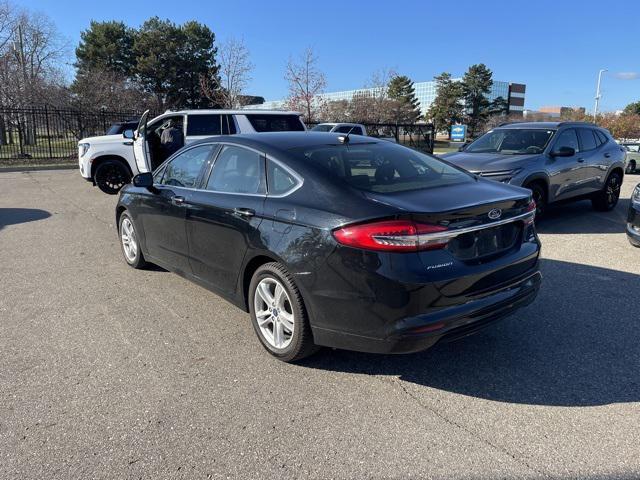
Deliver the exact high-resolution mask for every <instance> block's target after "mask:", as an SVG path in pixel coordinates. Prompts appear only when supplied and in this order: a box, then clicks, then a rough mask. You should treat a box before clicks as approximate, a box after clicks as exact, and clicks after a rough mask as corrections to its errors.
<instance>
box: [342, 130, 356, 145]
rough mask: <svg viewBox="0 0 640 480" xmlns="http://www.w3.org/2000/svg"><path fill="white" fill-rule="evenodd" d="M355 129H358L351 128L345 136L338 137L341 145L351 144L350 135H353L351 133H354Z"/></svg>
mask: <svg viewBox="0 0 640 480" xmlns="http://www.w3.org/2000/svg"><path fill="white" fill-rule="evenodd" d="M354 128H356V127H351V128H350V129H349V131H348V132H347V134H346V135H345V136H339V137H338V140H340V143H349V135H351V132H353V129H354Z"/></svg>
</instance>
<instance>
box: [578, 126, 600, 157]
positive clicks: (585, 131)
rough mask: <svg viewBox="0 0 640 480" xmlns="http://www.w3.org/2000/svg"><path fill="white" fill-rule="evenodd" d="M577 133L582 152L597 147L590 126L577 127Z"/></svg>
mask: <svg viewBox="0 0 640 480" xmlns="http://www.w3.org/2000/svg"><path fill="white" fill-rule="evenodd" d="M578 135H579V136H580V145H581V147H582V151H583V152H587V151H589V150H595V149H596V148H597V145H596V139H595V137H594V136H593V130H591V129H590V128H579V129H578Z"/></svg>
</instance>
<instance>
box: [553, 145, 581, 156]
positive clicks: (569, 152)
mask: <svg viewBox="0 0 640 480" xmlns="http://www.w3.org/2000/svg"><path fill="white" fill-rule="evenodd" d="M575 154H576V150H575V149H574V148H571V147H560V148H559V149H557V150H552V151H551V152H550V153H549V155H551V156H552V157H573V156H574V155H575Z"/></svg>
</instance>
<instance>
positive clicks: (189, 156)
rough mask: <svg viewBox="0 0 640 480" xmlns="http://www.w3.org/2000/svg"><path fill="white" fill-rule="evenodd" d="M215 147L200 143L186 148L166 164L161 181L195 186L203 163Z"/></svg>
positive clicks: (165, 183) (176, 185) (174, 184)
mask: <svg viewBox="0 0 640 480" xmlns="http://www.w3.org/2000/svg"><path fill="white" fill-rule="evenodd" d="M214 148H215V146H214V145H200V146H197V147H193V148H190V149H188V150H185V151H184V152H182V153H181V154H179V155H178V156H176V157H175V158H174V159H173V160H171V161H170V162H169V163H168V164H167V165H166V166H165V168H164V174H163V175H162V179H161V180H160V183H161V184H162V185H171V186H174V187H185V188H193V187H194V186H195V185H196V181H197V180H198V176H199V175H200V170H201V169H202V165H203V164H204V162H205V161H206V160H207V158H209V155H211V152H212V151H213V149H214Z"/></svg>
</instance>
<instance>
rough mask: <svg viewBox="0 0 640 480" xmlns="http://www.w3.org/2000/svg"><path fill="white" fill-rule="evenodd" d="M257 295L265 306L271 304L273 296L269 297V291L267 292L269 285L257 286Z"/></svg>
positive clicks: (262, 283) (261, 283) (261, 284)
mask: <svg viewBox="0 0 640 480" xmlns="http://www.w3.org/2000/svg"><path fill="white" fill-rule="evenodd" d="M258 294H259V295H260V297H261V298H262V301H263V302H264V303H266V304H267V306H271V305H272V304H273V300H274V299H273V295H271V291H270V290H269V285H268V284H267V283H265V282H260V284H259V285H258Z"/></svg>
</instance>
